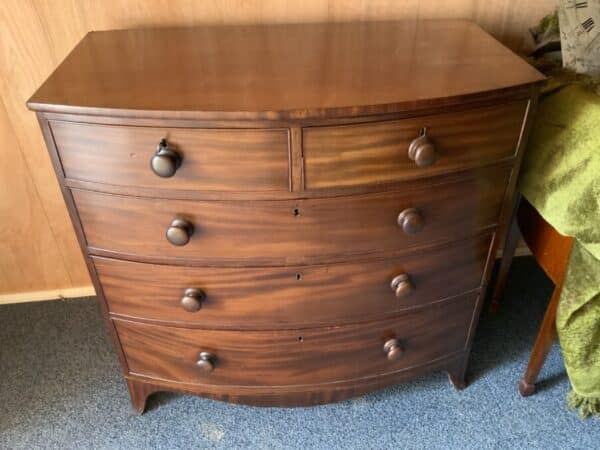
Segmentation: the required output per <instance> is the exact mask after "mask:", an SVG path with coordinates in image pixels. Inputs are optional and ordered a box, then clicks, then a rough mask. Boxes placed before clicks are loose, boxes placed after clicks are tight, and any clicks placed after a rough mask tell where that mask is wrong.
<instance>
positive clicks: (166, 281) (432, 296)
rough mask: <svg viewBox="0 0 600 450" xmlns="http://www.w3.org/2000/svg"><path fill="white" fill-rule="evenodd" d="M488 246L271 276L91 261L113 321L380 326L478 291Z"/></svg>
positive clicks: (455, 246) (458, 246) (273, 271)
mask: <svg viewBox="0 0 600 450" xmlns="http://www.w3.org/2000/svg"><path fill="white" fill-rule="evenodd" d="M489 244H490V235H485V236H480V237H478V238H476V239H469V240H463V241H459V242H455V243H452V244H450V245H445V246H442V247H438V248H435V249H432V250H429V251H426V252H420V253H415V254H410V255H407V256H404V257H400V258H394V259H390V260H378V261H362V262H351V263H343V264H342V263H340V264H331V265H317V266H295V267H294V266H292V267H272V268H271V267H267V268H214V267H186V266H183V267H179V266H166V265H155V264H144V263H137V262H129V261H121V260H116V259H110V258H98V257H94V258H93V260H94V265H95V267H96V273H97V274H98V277H99V278H100V282H101V283H102V289H103V291H104V296H105V298H106V301H107V302H108V306H109V309H110V312H111V313H113V314H117V315H122V316H127V317H134V318H142V319H151V320H158V321H164V322H176V323H181V324H186V325H193V326H201V327H205V328H234V329H278V328H291V327H307V326H318V325H328V324H331V323H344V322H350V321H359V320H367V319H373V318H378V317H379V318H381V317H382V316H384V315H386V314H390V313H395V312H398V311H401V310H403V309H407V308H411V307H415V306H418V305H424V304H427V303H432V302H435V301H438V300H442V299H445V298H448V297H452V296H456V295H459V294H462V293H463V292H467V291H470V290H474V289H477V288H478V287H479V286H480V284H481V276H482V272H483V268H484V266H485V263H486V260H487V255H488V251H489ZM403 276H406V279H404V277H403ZM394 280H396V283H395V284H394V287H392V282H393V281H394ZM400 280H401V281H400ZM192 289H195V291H192Z"/></svg>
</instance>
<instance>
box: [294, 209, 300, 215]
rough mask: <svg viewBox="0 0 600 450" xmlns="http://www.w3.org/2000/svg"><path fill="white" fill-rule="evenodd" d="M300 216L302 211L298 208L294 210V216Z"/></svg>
mask: <svg viewBox="0 0 600 450" xmlns="http://www.w3.org/2000/svg"><path fill="white" fill-rule="evenodd" d="M299 215H300V210H299V209H298V208H294V216H295V217H298V216H299Z"/></svg>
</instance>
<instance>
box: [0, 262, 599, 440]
mask: <svg viewBox="0 0 600 450" xmlns="http://www.w3.org/2000/svg"><path fill="white" fill-rule="evenodd" d="M551 289H552V286H551V284H550V283H549V281H548V280H547V279H546V278H545V276H544V274H543V273H542V272H541V271H540V269H539V268H538V267H537V266H536V264H535V263H534V262H533V260H531V259H529V258H519V259H517V260H515V263H514V264H513V268H512V270H511V275H510V280H509V285H508V288H507V292H506V295H505V300H504V303H503V304H502V310H501V311H500V313H499V314H498V315H495V316H493V315H489V314H486V313H484V315H483V317H482V320H481V322H480V326H479V329H478V332H477V336H476V339H475V344H474V348H473V352H472V356H471V363H470V366H469V370H468V378H469V382H470V386H469V387H468V388H467V389H466V390H464V391H460V392H457V391H455V390H454V389H453V388H452V387H451V386H450V384H449V383H448V381H447V378H446V376H445V375H443V374H433V375H430V376H427V377H424V378H421V379H418V380H415V381H413V382H411V383H407V384H403V385H399V386H396V387H393V388H390V389H387V390H384V391H380V392H377V393H374V394H371V395H368V396H365V397H361V398H358V399H355V400H350V401H346V402H343V403H338V404H332V405H325V406H319V407H313V408H293V409H278V408H268V409H265V408H254V407H246V406H236V405H229V404H226V403H221V402H216V401H212V400H206V399H201V398H197V397H190V396H179V395H175V394H162V393H161V394H157V395H156V396H154V397H152V398H151V400H150V402H149V410H148V411H147V412H146V414H144V415H143V416H141V417H138V416H136V415H134V414H133V413H132V411H131V409H130V406H129V399H128V395H127V389H126V387H125V383H124V381H123V380H122V378H121V374H120V368H119V366H118V363H117V359H116V356H115V355H114V353H113V351H112V349H111V347H110V345H109V343H108V338H107V336H106V332H105V328H104V325H103V323H102V320H101V317H100V313H99V310H98V307H97V306H96V303H95V301H94V299H80V300H68V301H56V302H44V303H29V304H21V305H8V306H2V307H0V325H1V326H0V399H1V402H0V448H2V449H28V450H29V449H35V448H60V449H66V448H69V449H70V448H77V449H84V448H90V449H91V448H94V449H137V448H140V449H141V448H185V449H189V448H261V449H262V448H265V449H271V448H273V449H280V448H302V449H305V448H324V449H334V448H343V449H346V448H347V449H355V448H369V449H392V448H394V449H400V448H415V449H417V448H426V449H436V448H449V449H470V448H474V449H488V448H489V449H492V448H499V449H519V448H523V449H567V448H573V449H575V448H577V449H597V448H600V421H598V420H595V419H590V420H587V421H582V420H581V419H579V418H578V416H577V415H576V414H575V413H573V412H569V411H567V410H566V409H565V406H564V395H565V392H566V391H567V390H568V388H569V384H568V380H567V378H566V375H565V371H564V366H563V362H562V357H561V355H560V350H559V349H558V347H556V346H555V348H554V349H553V351H552V352H551V354H550V357H549V359H548V361H547V363H546V366H545V367H544V370H543V371H542V374H541V377H540V380H541V381H540V383H539V384H538V387H539V388H538V393H537V394H536V395H534V396H532V397H529V398H527V399H523V398H521V397H520V396H519V394H518V392H517V381H518V380H519V378H520V376H521V375H522V373H523V370H524V368H525V365H526V362H527V359H528V356H529V351H530V349H531V346H532V344H533V340H534V336H535V333H536V331H537V328H538V326H539V323H540V321H541V318H542V315H543V312H544V309H545V307H546V303H547V300H548V298H549V295H550V292H551Z"/></svg>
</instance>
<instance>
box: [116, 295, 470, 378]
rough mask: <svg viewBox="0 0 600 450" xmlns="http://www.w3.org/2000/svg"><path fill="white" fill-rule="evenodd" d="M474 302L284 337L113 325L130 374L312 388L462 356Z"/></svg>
mask: <svg viewBox="0 0 600 450" xmlns="http://www.w3.org/2000/svg"><path fill="white" fill-rule="evenodd" d="M475 301H476V295H470V296H467V297H462V298H460V299H458V300H456V301H452V302H444V303H441V304H435V305H432V306H430V307H427V308H424V309H423V310H419V311H418V312H416V311H415V312H412V313H407V314H403V315H401V316H399V317H396V318H394V319H388V320H383V321H377V322H367V323H364V322H363V323H360V324H355V325H346V326H334V327H324V328H307V329H298V330H287V331H225V330H199V329H189V328H176V327H166V326H160V325H150V324H144V323H138V322H133V321H126V320H120V319H114V323H115V325H116V328H117V332H118V334H119V338H120V341H121V345H122V348H123V351H124V353H125V357H126V359H127V365H128V367H129V370H130V373H132V374H136V375H142V376H146V377H150V378H157V379H162V380H170V381H176V382H180V383H188V384H198V385H202V384H204V385H230V386H231V385H233V386H291V385H301V384H303V385H310V384H320V383H329V382H341V381H347V380H354V379H360V378H364V377H369V376H376V375H380V374H386V373H391V372H396V371H401V370H403V369H405V368H409V367H415V366H419V365H422V364H425V363H427V362H430V361H433V360H436V359H438V358H441V357H444V356H446V355H449V354H451V353H454V352H459V351H462V350H463V349H464V347H465V343H466V339H467V335H468V331H469V327H470V324H471V319H472V315H473V310H474V308H475Z"/></svg>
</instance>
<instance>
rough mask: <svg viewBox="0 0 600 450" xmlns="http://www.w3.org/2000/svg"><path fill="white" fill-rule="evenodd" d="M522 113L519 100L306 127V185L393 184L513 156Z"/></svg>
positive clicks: (304, 143) (523, 107)
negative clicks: (394, 117)
mask: <svg viewBox="0 0 600 450" xmlns="http://www.w3.org/2000/svg"><path fill="white" fill-rule="evenodd" d="M526 109H527V101H525V100H522V101H515V102H512V103H507V104H503V105H497V106H492V107H486V108H478V109H473V110H467V111H460V112H451V113H444V114H437V115H429V116H421V117H414V118H410V119H402V120H392V121H385V122H371V123H364V124H356V125H342V126H323V127H309V128H304V129H303V132H302V134H303V137H302V142H303V151H304V174H305V175H304V176H305V179H304V185H305V187H306V189H323V188H335V187H345V186H357V185H370V184H379V183H392V182H397V181H402V180H405V179H411V178H417V177H425V176H430V175H434V174H439V173H446V172H452V171H456V170H461V169H466V168H472V167H476V166H480V165H482V164H485V163H490V162H493V161H497V160H501V159H504V158H507V157H511V156H513V155H514V154H515V152H516V150H517V144H518V142H519V136H520V132H521V127H522V124H523V120H524V117H525V111H526ZM423 131H424V132H425V134H424V136H421V137H420V135H421V133H422V132H423Z"/></svg>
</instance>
